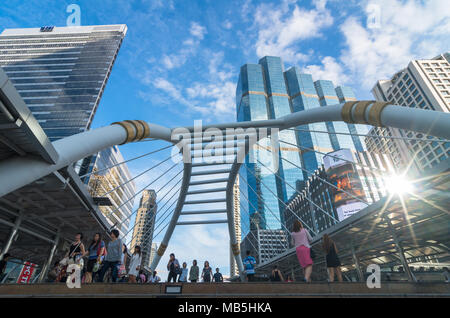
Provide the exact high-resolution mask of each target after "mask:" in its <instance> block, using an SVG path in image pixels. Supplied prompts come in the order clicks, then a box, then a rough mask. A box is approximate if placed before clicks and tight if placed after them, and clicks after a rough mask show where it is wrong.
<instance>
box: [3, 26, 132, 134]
mask: <svg viewBox="0 0 450 318" xmlns="http://www.w3.org/2000/svg"><path fill="white" fill-rule="evenodd" d="M126 31H127V27H126V25H100V26H71V27H46V28H30V29H6V30H4V31H3V32H2V33H1V34H0V67H2V68H3V70H4V71H5V72H6V74H7V75H8V77H9V78H10V80H11V82H12V83H13V84H14V86H15V87H16V89H17V91H18V92H19V94H20V95H21V97H22V98H23V100H24V101H25V103H26V104H27V106H28V107H29V108H30V110H31V112H32V113H33V115H34V117H35V118H36V119H37V120H38V122H39V123H40V125H41V126H42V128H43V129H44V131H45V133H46V134H47V136H48V137H49V139H50V140H51V141H54V140H57V139H60V138H64V137H67V136H70V135H74V134H77V133H80V132H83V131H85V130H87V129H89V127H90V126H91V123H92V120H93V117H94V115H95V112H96V110H97V107H98V105H99V102H100V99H101V97H102V94H103V91H104V89H105V85H106V82H107V81H108V78H109V75H110V73H111V69H112V66H113V64H114V61H115V59H116V57H117V54H118V52H119V48H120V46H121V44H122V40H123V38H124V36H125V34H126Z"/></svg>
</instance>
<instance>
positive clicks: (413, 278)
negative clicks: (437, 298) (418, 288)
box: [384, 215, 417, 283]
mask: <svg viewBox="0 0 450 318" xmlns="http://www.w3.org/2000/svg"><path fill="white" fill-rule="evenodd" d="M384 219H385V220H386V223H387V225H388V227H389V231H390V232H391V235H392V239H393V240H394V244H395V248H396V249H397V253H398V256H399V257H400V262H401V263H402V265H403V268H404V269H405V273H406V275H407V276H408V280H409V281H410V282H415V283H417V279H416V276H414V274H413V273H412V272H411V269H410V268H409V266H408V261H407V260H406V257H405V253H404V252H403V247H402V244H401V242H400V240H399V239H398V237H397V234H396V233H395V229H394V227H393V226H392V222H391V220H390V219H389V217H387V216H386V215H385V216H384Z"/></svg>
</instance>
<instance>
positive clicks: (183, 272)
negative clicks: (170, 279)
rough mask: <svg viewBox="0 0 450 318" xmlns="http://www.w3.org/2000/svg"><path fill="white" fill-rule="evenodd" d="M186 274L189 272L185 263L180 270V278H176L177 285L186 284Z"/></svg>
mask: <svg viewBox="0 0 450 318" xmlns="http://www.w3.org/2000/svg"><path fill="white" fill-rule="evenodd" d="M188 272H189V270H188V268H187V263H186V262H184V263H183V268H182V269H181V274H180V277H178V282H179V283H186V282H187V276H188Z"/></svg>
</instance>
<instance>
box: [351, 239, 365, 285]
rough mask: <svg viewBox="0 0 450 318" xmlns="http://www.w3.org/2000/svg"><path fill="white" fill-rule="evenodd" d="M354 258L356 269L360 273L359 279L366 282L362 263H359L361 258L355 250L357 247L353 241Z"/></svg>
mask: <svg viewBox="0 0 450 318" xmlns="http://www.w3.org/2000/svg"><path fill="white" fill-rule="evenodd" d="M352 259H353V263H354V264H355V269H356V273H357V274H358V279H359V281H360V282H364V274H363V272H362V270H361V265H360V264H359V258H358V256H357V255H356V251H355V247H354V246H353V243H352Z"/></svg>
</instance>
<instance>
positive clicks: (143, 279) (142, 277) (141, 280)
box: [139, 269, 147, 284]
mask: <svg viewBox="0 0 450 318" xmlns="http://www.w3.org/2000/svg"><path fill="white" fill-rule="evenodd" d="M146 281H147V276H146V275H145V273H144V271H143V270H142V269H141V270H140V271H139V283H141V284H145V282H146Z"/></svg>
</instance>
